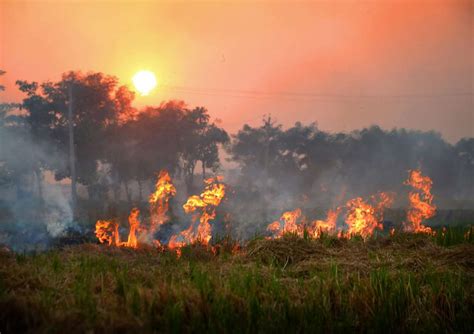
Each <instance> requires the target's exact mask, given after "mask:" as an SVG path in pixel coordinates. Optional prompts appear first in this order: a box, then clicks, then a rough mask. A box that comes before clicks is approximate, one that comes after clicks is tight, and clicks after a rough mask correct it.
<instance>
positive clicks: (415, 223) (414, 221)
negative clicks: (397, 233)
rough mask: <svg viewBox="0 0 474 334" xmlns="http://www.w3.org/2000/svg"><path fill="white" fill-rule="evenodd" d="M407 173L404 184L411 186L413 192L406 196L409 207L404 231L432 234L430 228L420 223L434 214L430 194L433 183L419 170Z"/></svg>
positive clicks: (434, 209) (434, 208) (434, 210)
mask: <svg viewBox="0 0 474 334" xmlns="http://www.w3.org/2000/svg"><path fill="white" fill-rule="evenodd" d="M409 173H410V175H409V177H408V180H406V181H405V182H404V184H406V185H410V186H412V187H413V188H414V190H413V191H410V193H409V194H408V200H409V202H410V207H409V208H408V211H407V221H406V222H405V223H404V229H405V230H406V231H408V232H417V233H418V232H420V233H432V230H431V228H430V227H427V226H424V225H423V224H422V223H423V220H425V219H429V218H431V217H433V216H434V215H435V214H436V206H435V205H434V204H433V195H432V194H431V187H432V186H433V181H432V180H431V179H430V178H429V177H428V176H423V174H422V173H421V171H420V170H411V171H409Z"/></svg>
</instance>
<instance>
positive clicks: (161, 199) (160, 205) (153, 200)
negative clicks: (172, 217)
mask: <svg viewBox="0 0 474 334" xmlns="http://www.w3.org/2000/svg"><path fill="white" fill-rule="evenodd" d="M175 195H176V188H175V186H174V185H173V183H171V177H170V175H169V173H168V172H167V171H166V170H164V169H163V170H161V171H160V174H159V175H158V179H157V181H156V185H155V192H153V193H152V194H151V195H150V198H149V200H148V202H149V203H150V219H151V220H150V233H151V234H154V233H155V232H156V231H157V230H158V229H159V227H160V226H161V225H163V223H165V222H166V221H167V220H168V217H167V215H166V214H167V212H168V208H169V200H170V198H171V197H173V196H175Z"/></svg>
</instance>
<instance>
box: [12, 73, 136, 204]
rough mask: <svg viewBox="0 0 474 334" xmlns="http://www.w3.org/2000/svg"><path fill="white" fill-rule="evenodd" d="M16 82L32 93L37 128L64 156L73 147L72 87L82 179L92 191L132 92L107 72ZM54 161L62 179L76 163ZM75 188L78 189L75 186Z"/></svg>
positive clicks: (26, 104) (28, 105)
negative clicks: (70, 127) (111, 133)
mask: <svg viewBox="0 0 474 334" xmlns="http://www.w3.org/2000/svg"><path fill="white" fill-rule="evenodd" d="M17 84H18V86H19V87H20V90H22V91H24V92H25V93H27V98H26V99H25V100H24V101H23V104H22V106H23V108H24V109H26V110H27V111H28V115H27V120H28V122H29V124H30V125H31V128H32V129H35V130H33V132H34V136H35V137H37V138H41V139H43V140H44V139H51V140H52V142H53V143H54V145H53V147H54V149H55V150H58V151H59V152H61V153H63V154H64V156H67V153H68V152H69V151H70V148H69V143H70V138H69V131H68V125H69V121H68V107H69V103H70V102H71V101H70V99H71V96H70V94H69V93H70V92H72V97H73V98H72V100H73V104H72V108H73V113H72V123H73V129H74V138H73V140H74V148H75V153H76V154H75V155H76V156H75V159H74V160H75V161H74V162H75V166H76V169H77V181H78V182H80V183H81V184H83V185H86V186H87V187H88V190H89V195H90V196H92V197H93V196H94V193H95V191H96V189H98V188H97V187H96V184H97V183H98V174H97V164H98V162H99V161H100V160H105V158H106V154H105V150H106V147H105V146H104V143H105V141H104V139H105V137H106V134H107V131H108V130H109V128H111V127H113V126H115V125H116V124H117V123H118V122H119V120H120V119H121V118H123V117H124V116H126V114H128V113H129V112H130V110H131V108H130V103H131V100H132V99H130V96H132V95H131V94H130V93H128V92H127V89H126V88H125V87H120V86H118V80H117V78H115V77H113V76H108V75H105V74H103V73H87V74H83V73H81V72H68V73H65V74H63V76H62V79H61V80H60V81H58V82H45V83H42V84H41V85H38V84H37V83H35V82H32V83H29V82H26V81H18V82H17ZM49 167H50V168H51V169H53V170H54V171H55V176H56V178H57V179H58V180H61V179H64V178H68V177H69V178H70V177H71V168H70V167H71V165H70V164H69V165H68V164H67V163H64V161H62V163H56V164H55V166H49ZM71 184H72V185H73V184H74V180H72V182H71ZM71 192H72V193H73V192H74V187H73V186H72V191H71ZM73 196H74V195H73Z"/></svg>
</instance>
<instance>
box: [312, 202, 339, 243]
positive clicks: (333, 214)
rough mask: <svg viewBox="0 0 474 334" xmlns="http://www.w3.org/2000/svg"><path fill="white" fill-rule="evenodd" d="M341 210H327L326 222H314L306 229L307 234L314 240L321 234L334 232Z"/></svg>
mask: <svg viewBox="0 0 474 334" xmlns="http://www.w3.org/2000/svg"><path fill="white" fill-rule="evenodd" d="M340 212H341V208H336V209H335V210H332V209H331V210H329V211H328V213H327V217H326V220H314V221H313V222H312V223H311V225H310V226H309V228H308V232H309V233H310V235H311V236H313V237H314V238H318V237H320V236H321V234H322V233H332V232H334V231H336V222H337V217H338V216H339V213H340Z"/></svg>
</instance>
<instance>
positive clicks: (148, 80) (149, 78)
mask: <svg viewBox="0 0 474 334" xmlns="http://www.w3.org/2000/svg"><path fill="white" fill-rule="evenodd" d="M132 81H133V85H134V86H135V89H136V90H137V91H138V92H139V93H140V94H141V95H148V94H149V93H150V91H151V90H152V89H153V88H155V87H156V77H155V75H154V74H153V72H151V71H140V72H137V73H136V74H135V75H134V76H133V78H132Z"/></svg>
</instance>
